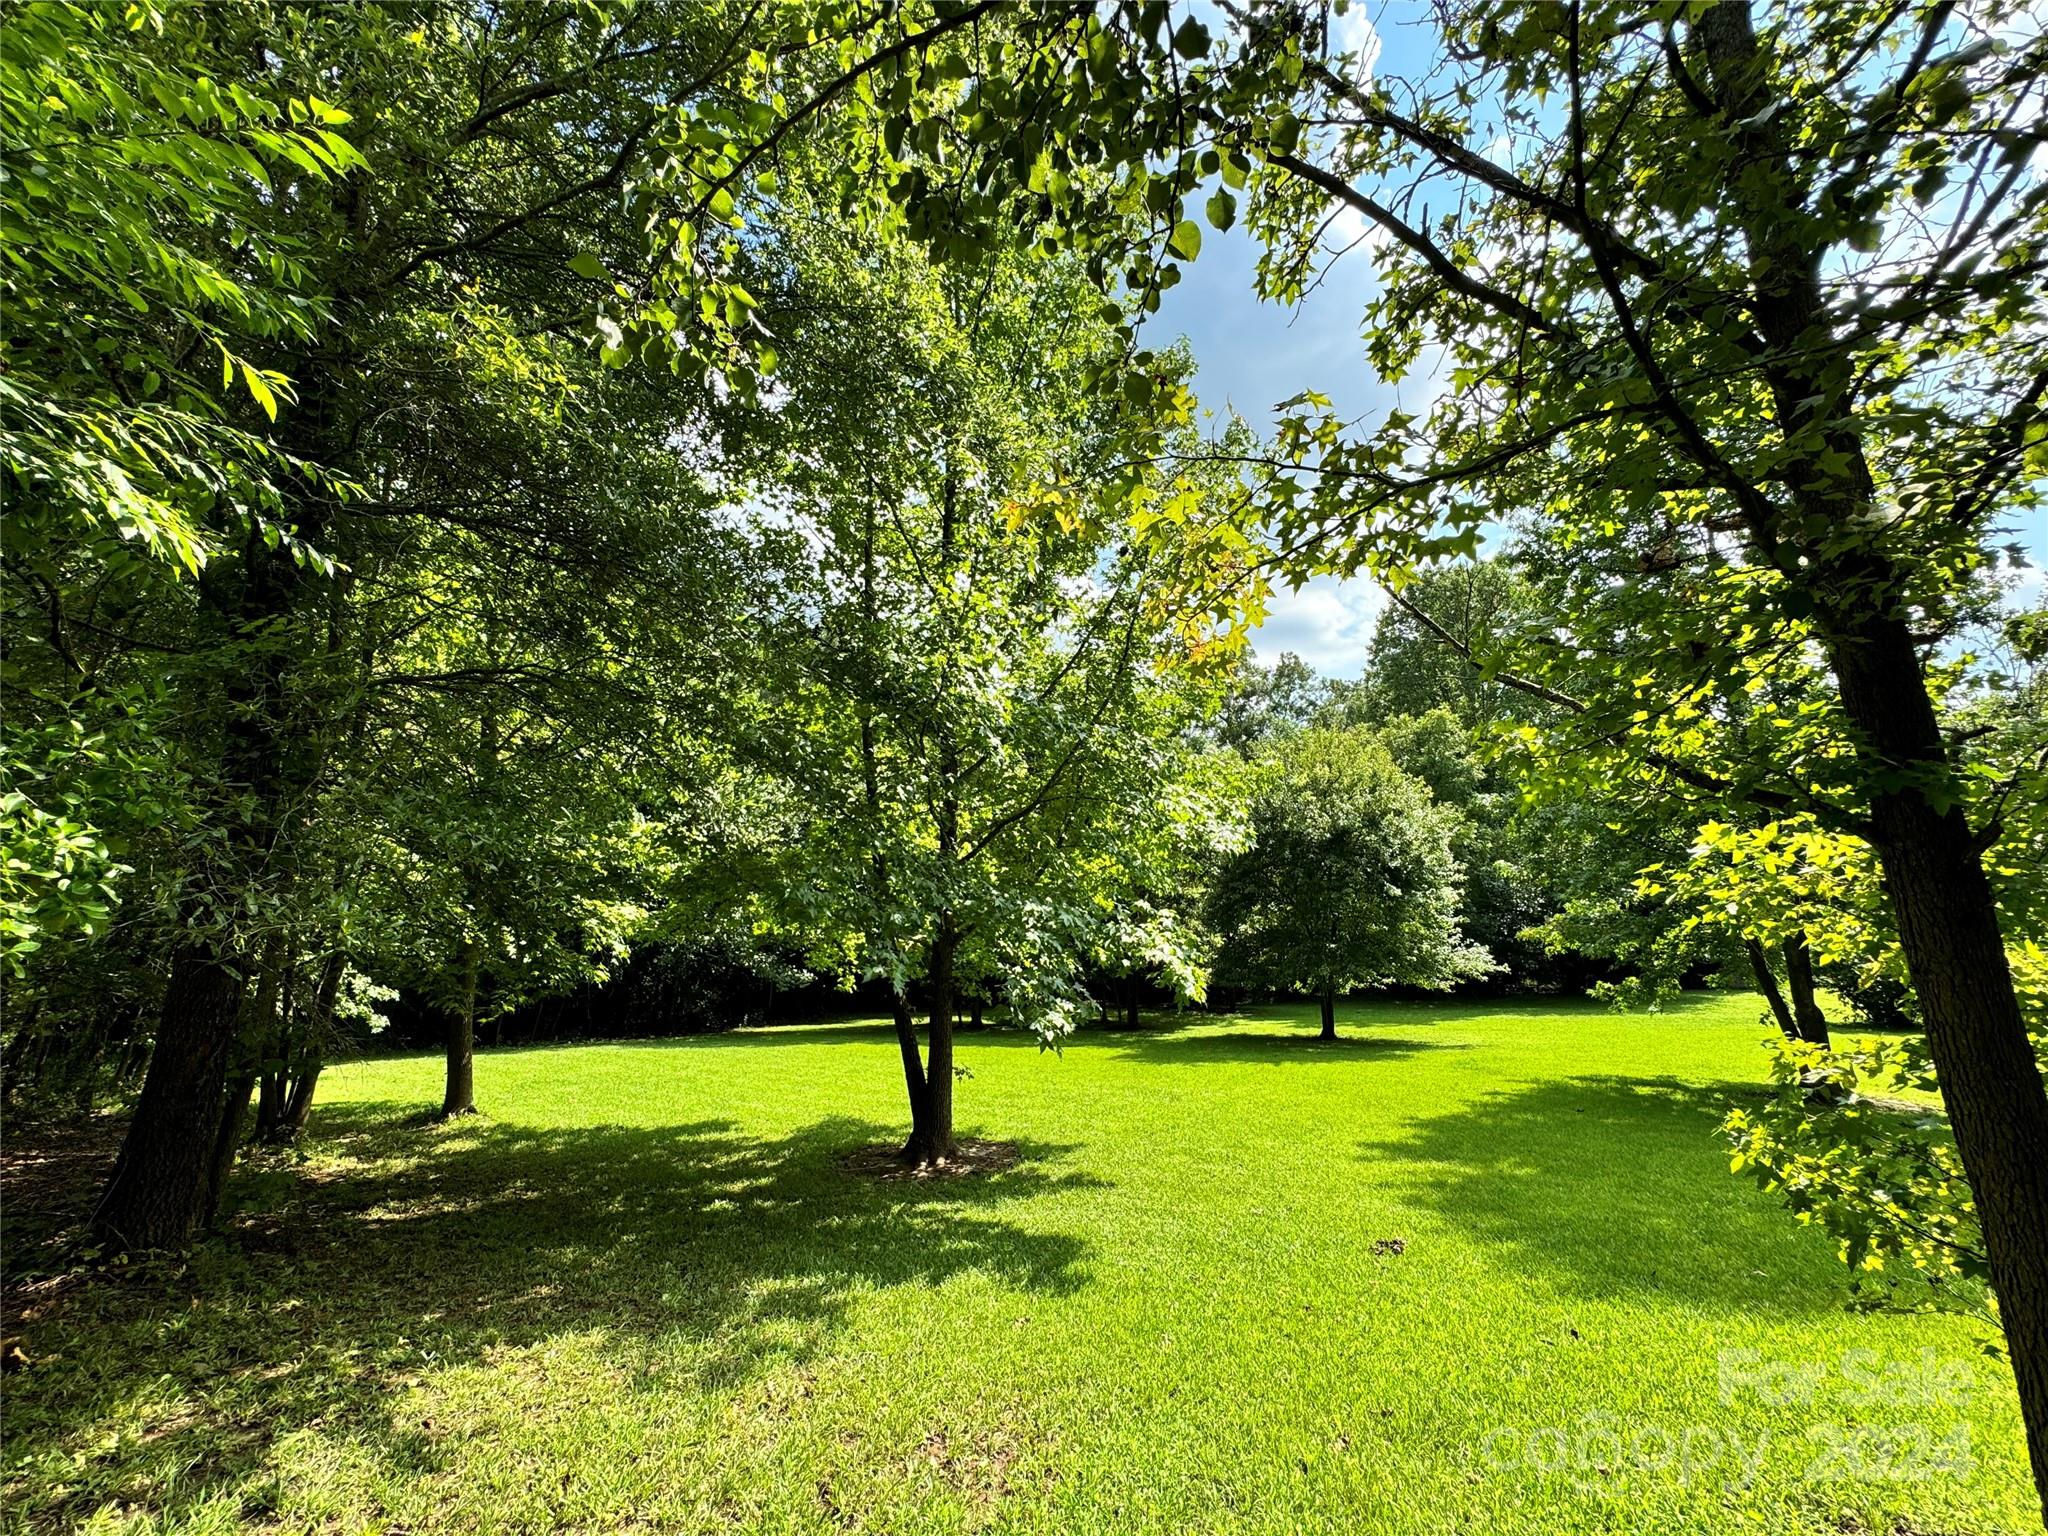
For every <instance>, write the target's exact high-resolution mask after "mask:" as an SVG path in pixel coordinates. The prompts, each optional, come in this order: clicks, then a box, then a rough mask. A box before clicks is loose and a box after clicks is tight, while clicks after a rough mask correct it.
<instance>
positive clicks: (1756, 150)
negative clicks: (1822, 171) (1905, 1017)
mask: <svg viewBox="0 0 2048 1536" xmlns="http://www.w3.org/2000/svg"><path fill="white" fill-rule="evenodd" d="M1695 36H1696V41H1697V44H1698V46H1699V49H1700V51H1701V53H1702V55H1703V56H1704V59H1705V62H1706V65H1707V70H1708V76H1709V79H1710V80H1711V82H1712V86H1713V91H1714V98H1715V108H1716V112H1717V116H1718V117H1719V119H1720V121H1721V125H1722V126H1723V128H1724V131H1726V132H1728V133H1729V134H1730V135H1731V137H1732V138H1733V139H1734V140H1735V144H1736V147H1737V148H1738V149H1739V150H1740V151H1741V153H1740V155H1739V156H1738V157H1737V159H1736V160H1735V162H1734V163H1735V164H1737V165H1739V166H1740V167H1741V174H1740V178H1739V179H1736V178H1734V177H1731V179H1730V182H1729V184H1728V185H1727V187H1726V188H1725V191H1724V196H1726V197H1727V198H1728V200H1729V202H1730V204H1731V206H1733V207H1734V208H1735V209H1736V211H1737V215H1738V217H1739V218H1740V219H1741V221H1742V224H1743V233H1744V238H1745V241H1746V244H1747V248H1748V249H1747V255H1748V260H1749V269H1750V279H1751V282H1752V284H1753V285H1754V289H1755V292H1754V295H1753V296H1752V301H1751V308H1752V311H1753V314H1754V316H1755V324H1756V328H1757V330H1758V332H1759V333H1760V335H1761V336H1762V338H1763V340H1764V341H1765V343H1766V344H1767V346H1768V347H1769V349H1770V350H1769V353H1768V355H1767V357H1766V358H1765V360H1764V362H1763V367H1762V372H1763V374H1764V378H1765V382H1766V383H1767V384H1768V386H1769V389H1770V391H1771V396H1772V406H1773V411H1774V413H1775V415H1776V418H1777V424H1778V427H1779V429H1780V431H1781V432H1782V433H1783V434H1784V438H1785V441H1786V442H1787V444H1788V445H1794V446H1795V447H1796V450H1797V451H1795V452H1794V453H1793V454H1791V455H1790V456H1789V457H1788V458H1787V459H1786V460H1785V462H1784V464H1783V478H1784V483H1785V484H1787V485H1788V486H1791V487H1793V488H1794V490H1793V493H1792V494H1793V501H1794V506H1793V508H1792V510H1793V512H1794V514H1795V516H1794V517H1793V518H1791V519H1790V520H1787V519H1784V518H1782V517H1779V516H1778V515H1777V514H1776V513H1775V511H1772V512H1770V513H1769V514H1764V513H1758V512H1752V513H1750V514H1748V515H1749V517H1750V521H1751V528H1750V532H1751V535H1752V540H1753V542H1754V543H1755V545H1756V547H1757V549H1758V551H1759V552H1760V553H1761V554H1762V555H1763V557H1764V558H1766V559H1768V560H1770V561H1771V562H1772V563H1773V564H1775V565H1776V567H1777V568H1778V570H1779V571H1780V572H1781V573H1783V575H1784V577H1785V580H1786V583H1787V586H1788V589H1789V590H1791V591H1796V592H1797V593H1798V594H1799V595H1800V596H1801V597H1803V598H1804V599H1805V600H1806V606H1807V607H1809V608H1810V609H1811V612H1812V618H1813V622H1814V625H1815V628H1816V630H1817V632H1818V636H1819V639H1820V640H1821V643H1822V645H1823V647H1824V649H1825V652H1826V654H1827V659H1828V665H1829V667H1830V669H1831V670H1832V671H1833V673H1834V676H1835V682H1836V686H1837V687H1838V689H1839V691H1840V696H1841V703H1842V711H1843V713H1844V715H1845V716H1846V717H1847V719H1848V722H1849V724H1850V727H1851V732H1852V739H1853V741H1854V744H1855V749H1856V753H1857V758H1858V760H1859V763H1860V765H1861V766H1862V768H1863V769H1864V771H1865V772H1866V774H1867V775H1868V778H1869V782H1870V784H1871V786H1872V787H1871V793H1870V822H1869V833H1868V837H1869V841H1870V844H1871V846H1872V847H1873V848H1874V849H1875V850H1876V852H1877V856H1878V861H1879V864H1880V865H1881V866H1882V868H1883V871H1884V886H1885V890H1886V893H1887V895H1888V896H1889V897H1890V900H1891V904H1892V911H1893V913H1894V915H1895V917H1896V919H1897V923H1898V933H1899V948H1900V951H1901V952H1902V954H1903V955H1904V956H1905V960H1906V968H1907V971H1908V972H1909V973H1910V975H1911V977H1912V981H1913V988H1914V991H1915V993H1916V994H1917V995H1918V997H1919V999H1920V1004H1921V1011H1922V1014H1923V1017H1924V1020H1925V1023H1926V1027H1927V1043H1928V1049H1929V1051H1930V1053H1931V1054H1932V1056H1933V1058H1934V1065H1935V1070H1936V1072H1937V1074H1938V1075H1939V1078H1940V1081H1941V1089H1942V1098H1943V1100H1944V1102H1945V1103H1946V1105H1947V1107H1948V1111H1949V1125H1950V1128H1951V1130H1952V1131H1953V1132H1954V1134H1955V1139H1956V1150H1957V1152H1958V1153H1959V1154H1960V1155H1961V1157H1962V1162H1963V1169H1964V1172H1965V1173H1966V1174H1967V1175H1968V1176H1969V1181H1970V1189H1971V1193H1972V1195H1973V1196H1974V1197H1975V1201H1976V1205H1977V1214H1978V1219H1979V1222H1980V1224H1981V1225H1982V1228H1983V1233H1984V1247H1985V1253H1986V1257H1987V1259H1988V1261H1989V1268H1990V1271H1991V1285H1992V1289H1993V1290H1994V1291H1995V1292H1996V1293H1997V1296H1998V1305H1999V1321H2000V1323H2001V1325H2002V1327H2003V1328H2004V1331H2005V1339H2006V1345H2007V1352H2008V1354H2009V1356H2010V1358H2011V1360H2012V1366H2013V1376H2014V1380H2015V1382H2016V1384H2017V1385H2018V1388H2019V1399H2020V1412H2021V1417H2022V1418H2023V1419H2024V1421H2025V1424H2026V1431H2027V1451H2028V1455H2029V1458H2030V1459H2031V1461H2032V1464H2033V1473H2034V1486H2035V1491H2036V1492H2037V1493H2038V1494H2039V1495H2040V1498H2041V1509H2042V1515H2043V1518H2044V1519H2048V1087H2044V1085H2043V1083H2042V1078H2041V1070H2040V1066H2039V1063H2038V1062H2037V1061H2036V1059H2035V1056H2034V1051H2033V1045H2032V1042H2031V1041H2030V1040H2029V1039H2028V1036H2027V1030H2026V1021H2025V1019H2024V1017H2023V1016H2022V1015H2021V1012H2020V1007H2019V1000H2018V998H2017V996H2016V995H2015V993H2014V991H2013V982H2012V973H2011V970H2010V968H2009V966H2008V964H2007V961H2006V956H2005V942H2004V937H2003V934H2002V933H2001V931H2000V927H1999V918H1998V908H1997V904H1996V902H1995V900H1994V898H1993V896H1992V893H1991V886H1990V882H1989V881H1988V880H1987V879H1986V878H1985V875H1984V867H1983V863H1982V860H1981V858H1980V856H1979V854H1978V852H1977V843H1976V838H1975V835H1974V831H1973V829H1972V828H1971V826H1970V823H1969V817H1968V815H1967V814H1966V813H1965V810H1964V807H1965V805H1966V804H1967V803H1968V801H1967V797H1966V796H1965V795H1964V794H1963V793H1962V786H1961V785H1960V783H1958V781H1957V777H1956V774H1955V770H1954V766H1953V764H1952V763H1951V762H1950V761H1949V755H1948V746H1947V743H1946V741H1945V740H1944V739H1943V736H1942V733H1941V727H1940V721H1939V719H1938V717H1937V715H1936V713H1935V709H1934V703H1933V700H1932V698H1931V696H1930V695H1929V693H1928V688H1927V678H1926V674H1925V671H1924V669H1923V667H1922V664H1921V659H1920V654H1919V650H1918V647H1917V644H1916V642H1915V638H1914V635H1913V631H1912V628H1911V626H1910V623H1909V620H1908V616H1907V614H1906V612H1905V611H1904V609H1903V603H1902V597H1901V592H1902V585H1903V584H1902V581H1901V579H1900V578H1901V573H1900V572H1899V570H1898V569H1897V568H1896V566H1895V565H1894V564H1893V562H1892V559H1891V557H1890V555H1889V554H1888V552H1887V551H1886V550H1885V549H1884V548H1883V547H1882V546H1880V545H1879V544H1877V543H1876V542H1874V541H1875V538H1876V535H1875V534H1872V535H1871V537H1870V541H1866V542H1860V543H1859V542H1856V541H1850V542H1848V543H1847V544H1846V545H1845V544H1843V543H1842V542H1840V535H1841V533H1842V531H1843V530H1850V529H1854V528H1856V527H1857V526H1858V525H1859V524H1862V523H1864V522H1865V521H1866V520H1867V518H1868V515H1869V513H1870V511H1871V510H1872V508H1873V507H1875V505H1876V504H1877V491H1876V483H1875V480H1874V477H1873V476H1872V474H1871V471H1870V466H1869V461H1868V459H1867V458H1866V457H1865V453H1864V442H1863V437H1862V433H1861V428H1860V423H1859V421H1858V419H1857V417H1856V415H1855V413H1854V410H1853V401H1852V399H1851V398H1850V396H1849V394H1848V393H1847V389H1848V386H1847V385H1846V384H1845V383H1844V381H1845V380H1853V379H1855V378H1856V377H1857V376H1858V373H1859V365H1858V361H1857V359H1856V358H1854V357H1852V356H1849V355H1847V353H1846V351H1845V350H1844V347H1843V346H1840V345H1834V344H1830V342H1829V341H1828V338H1830V337H1832V336H1834V335H1836V334H1838V332H1839V327H1838V326H1837V324H1836V323H1835V322H1836V317H1835V315H1834V314H1833V313H1832V312H1831V310H1830V308H1829V305H1828V302H1827V299H1826V297H1825V295H1824V293H1823V291H1822V288H1821V282H1820V274H1821V271H1822V268H1823V263H1824V258H1825V256H1826V252H1825V251H1824V250H1814V249H1809V248H1808V246H1807V244H1806V242H1807V241H1808V240H1809V239H1811V238H1812V237H1811V235H1810V234H1809V233H1808V230H1809V228H1810V221H1807V220H1804V219H1801V218H1800V217H1798V216H1796V215H1797V208H1798V205H1799V204H1800V202H1801V200H1802V199H1803V198H1804V197H1805V195H1806V193H1807V191H1808V190H1809V189H1808V188H1807V187H1806V185H1805V181H1804V179H1803V174H1802V170H1801V164H1802V162H1801V161H1800V159H1799V156H1798V153H1797V151H1796V149H1795V148H1794V146H1793V145H1792V143H1791V142H1790V138H1789V134H1790V124H1791V122H1792V121H1793V120H1794V118H1795V117H1796V114H1795V113H1792V112H1785V111H1781V110H1779V109H1780V108H1781V107H1782V106H1783V105H1784V103H1785V98H1784V96H1783V95H1782V94H1777V93H1776V91H1775V86H1774V82H1773V81H1772V80H1771V78H1770V75H1769V63H1768V58H1767V55H1766V54H1765V52H1764V50H1763V48H1762V46H1761V44H1760V43H1759V41H1758V39H1757V36H1756V30H1755V27H1754V25H1753V23H1752V20H1751V17H1750V7H1749V4H1748V0H1720V3H1719V4H1717V5H1715V6H1713V7H1712V8H1711V9H1709V10H1708V11H1706V12H1705V13H1704V14H1703V15H1701V17H1700V18H1699V21H1698V23H1697V30H1696V34H1695ZM1813 530H1820V532H1819V533H1818V534H1816V533H1815V532H1814V531H1813Z"/></svg>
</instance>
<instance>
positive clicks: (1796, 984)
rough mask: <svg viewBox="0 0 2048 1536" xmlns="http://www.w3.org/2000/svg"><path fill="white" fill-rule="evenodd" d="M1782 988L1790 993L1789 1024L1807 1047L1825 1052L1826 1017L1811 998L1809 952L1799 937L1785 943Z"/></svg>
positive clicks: (1803, 937)
mask: <svg viewBox="0 0 2048 1536" xmlns="http://www.w3.org/2000/svg"><path fill="white" fill-rule="evenodd" d="M1785 984H1786V986H1787V987H1788V988H1790V989H1791V992H1792V1022H1793V1025H1794V1027H1795V1029H1796V1030H1797V1032H1798V1037H1799V1038H1800V1039H1801V1040H1804V1041H1805V1042H1806V1043H1807V1044H1808V1045H1817V1046H1819V1047H1820V1048H1821V1049H1822V1050H1826V1049H1827V1048H1828V1016H1827V1015H1826V1014H1825V1013H1823V1012H1822V1011H1821V1006H1820V1003H1819V1001H1818V1000H1817V999H1816V998H1815V997H1814V995H1813V951H1811V950H1810V949H1808V948H1807V947H1806V937H1805V935H1803V934H1797V933H1795V934H1793V935H1792V937H1791V938H1789V939H1787V940H1786V941H1785Z"/></svg>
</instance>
